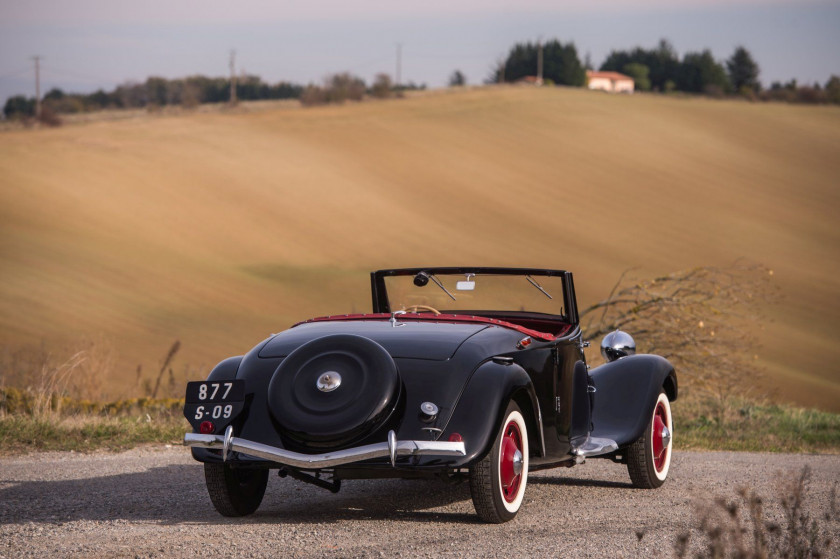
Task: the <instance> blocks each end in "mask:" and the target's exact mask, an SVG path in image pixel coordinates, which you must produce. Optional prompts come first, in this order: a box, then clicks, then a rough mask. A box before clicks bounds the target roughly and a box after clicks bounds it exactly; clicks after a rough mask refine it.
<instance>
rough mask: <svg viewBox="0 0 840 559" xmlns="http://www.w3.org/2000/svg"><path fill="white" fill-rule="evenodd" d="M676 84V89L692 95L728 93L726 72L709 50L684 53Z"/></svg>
mask: <svg viewBox="0 0 840 559" xmlns="http://www.w3.org/2000/svg"><path fill="white" fill-rule="evenodd" d="M676 83H677V89H679V90H681V91H690V92H693V93H721V94H722V93H724V92H726V91H729V79H728V78H727V76H726V70H724V68H723V66H722V65H721V64H720V63H718V62H717V61H716V60H715V57H714V56H712V51H710V50H709V49H706V50H704V51H703V52H689V53H686V55H685V56H684V57H683V60H682V63H681V64H680V67H679V71H678V72H677V80H676Z"/></svg>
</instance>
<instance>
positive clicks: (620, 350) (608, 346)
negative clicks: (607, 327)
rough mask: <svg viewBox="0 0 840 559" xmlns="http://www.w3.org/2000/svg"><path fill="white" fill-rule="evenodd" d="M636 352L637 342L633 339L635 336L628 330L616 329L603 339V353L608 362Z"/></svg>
mask: <svg viewBox="0 0 840 559" xmlns="http://www.w3.org/2000/svg"><path fill="white" fill-rule="evenodd" d="M635 353H636V342H635V341H633V337H632V336H631V335H630V334H628V333H627V332H622V331H621V330H616V331H614V332H610V333H609V334H607V335H606V336H604V339H603V340H601V355H603V356H604V359H606V360H607V361H608V362H609V361H615V360H616V359H621V358H622V357H627V356H628V355H635Z"/></svg>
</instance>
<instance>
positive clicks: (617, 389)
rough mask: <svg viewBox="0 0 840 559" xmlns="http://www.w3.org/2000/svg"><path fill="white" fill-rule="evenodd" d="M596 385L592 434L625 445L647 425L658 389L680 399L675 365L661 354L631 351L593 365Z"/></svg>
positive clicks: (636, 437)
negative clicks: (632, 353) (606, 361)
mask: <svg viewBox="0 0 840 559" xmlns="http://www.w3.org/2000/svg"><path fill="white" fill-rule="evenodd" d="M589 374H590V375H591V377H592V383H593V384H594V386H595V398H594V406H593V408H592V423H593V430H592V436H593V437H603V438H606V439H611V440H613V441H615V442H616V443H618V446H619V447H622V446H626V445H628V444H630V443H632V442H633V441H635V440H636V439H638V438H639V437H640V436H641V435H642V434H643V433H644V430H645V428H646V427H647V424H648V422H649V421H650V418H651V415H652V414H653V408H654V406H655V405H656V399H657V398H658V397H659V393H660V392H661V391H662V390H663V389H664V390H665V392H666V394H667V395H668V398H669V399H671V400H676V399H677V375H676V373H675V372H674V366H673V365H671V363H670V362H668V360H667V359H665V358H663V357H659V356H658V355H629V356H627V357H622V358H621V359H618V360H616V361H612V362H611V363H605V364H604V365H601V366H600V367H596V368H594V369H592V370H591V371H590V372H589Z"/></svg>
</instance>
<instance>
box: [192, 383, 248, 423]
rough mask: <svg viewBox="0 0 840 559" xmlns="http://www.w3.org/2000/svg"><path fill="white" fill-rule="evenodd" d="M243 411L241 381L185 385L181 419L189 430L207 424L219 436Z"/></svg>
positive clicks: (243, 388)
mask: <svg viewBox="0 0 840 559" xmlns="http://www.w3.org/2000/svg"><path fill="white" fill-rule="evenodd" d="M244 408H245V381H244V380H242V379H238V380H220V381H201V382H188V383H187V394H186V398H185V403H184V416H185V417H186V418H187V421H189V422H190V425H192V426H193V429H195V430H196V431H200V429H201V424H202V423H204V422H205V421H209V422H210V423H212V424H213V432H214V433H220V432H221V431H223V430H224V428H225V427H227V425H228V424H229V423H230V422H231V421H233V419H234V418H235V417H236V416H237V415H239V414H240V413H241V412H242V410H243V409H244Z"/></svg>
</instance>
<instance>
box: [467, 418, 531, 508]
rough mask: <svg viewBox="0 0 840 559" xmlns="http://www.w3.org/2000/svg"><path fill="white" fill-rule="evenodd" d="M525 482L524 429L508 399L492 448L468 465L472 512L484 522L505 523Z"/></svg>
mask: <svg viewBox="0 0 840 559" xmlns="http://www.w3.org/2000/svg"><path fill="white" fill-rule="evenodd" d="M527 482H528V428H527V427H526V426H525V419H524V418H523V417H522V412H521V411H520V410H519V406H517V405H516V402H513V401H512V402H510V404H508V407H507V410H506V411H505V419H504V421H503V422H502V425H501V428H500V429H499V433H498V434H497V435H496V439H495V441H494V443H493V448H492V450H491V451H490V453H489V454H488V455H487V456H486V457H485V458H484V459H483V460H481V461H480V462H477V463H476V464H474V465H473V466H472V467H471V468H470V493H471V494H472V499H473V504H474V505H475V512H476V513H478V516H479V517H480V518H481V519H482V520H484V521H485V522H490V523H493V524H500V523H502V522H507V521H508V520H510V519H512V518H513V517H514V516H516V513H517V512H518V511H519V507H520V506H521V505H522V498H523V497H524V496H525V485H526V484H527Z"/></svg>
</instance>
